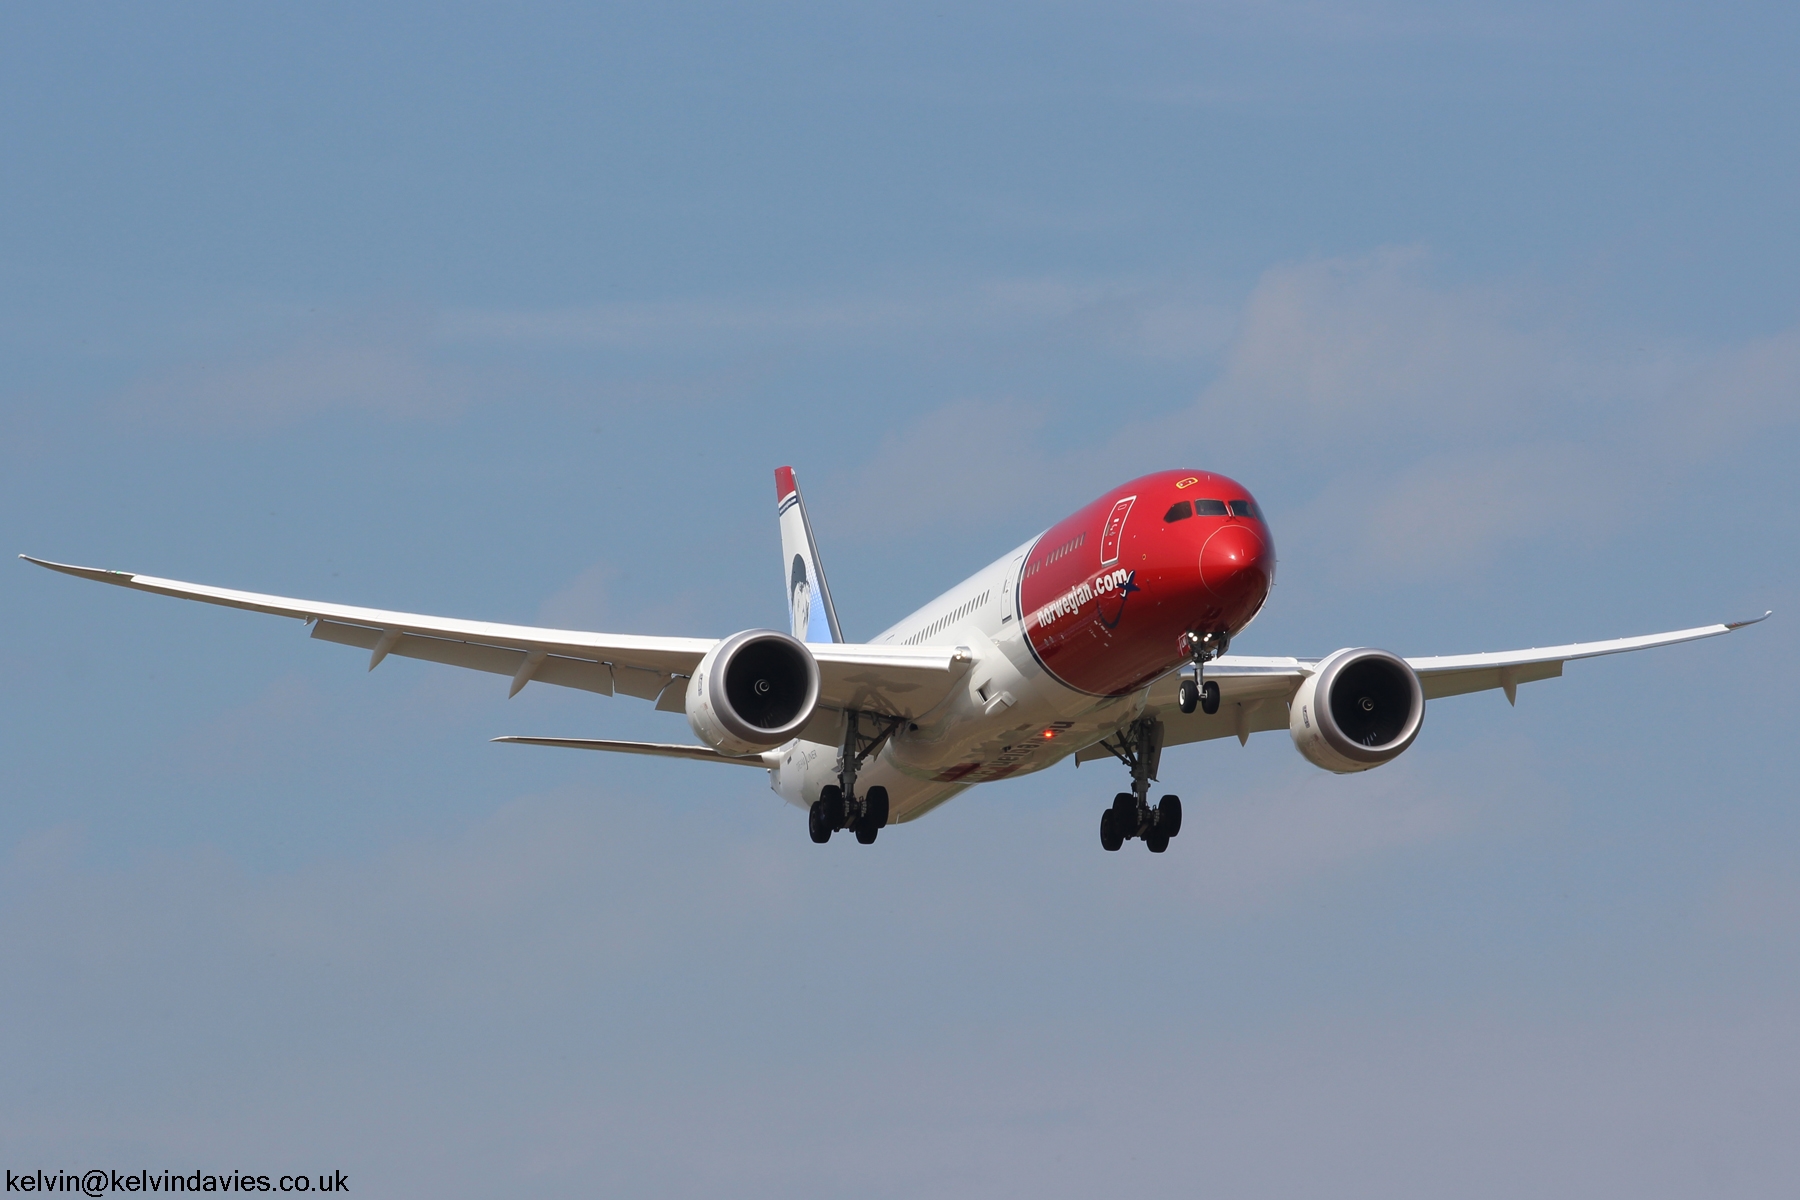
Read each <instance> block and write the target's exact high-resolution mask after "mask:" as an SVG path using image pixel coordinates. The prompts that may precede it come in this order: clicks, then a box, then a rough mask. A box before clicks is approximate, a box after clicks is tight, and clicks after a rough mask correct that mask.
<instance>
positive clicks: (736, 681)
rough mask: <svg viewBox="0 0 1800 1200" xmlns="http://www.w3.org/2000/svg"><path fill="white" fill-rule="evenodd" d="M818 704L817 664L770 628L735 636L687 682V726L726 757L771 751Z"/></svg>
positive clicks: (710, 654)
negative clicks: (726, 755)
mask: <svg viewBox="0 0 1800 1200" xmlns="http://www.w3.org/2000/svg"><path fill="white" fill-rule="evenodd" d="M818 703H819V664H818V661H817V660H816V659H814V658H813V656H812V651H810V650H808V649H807V648H806V644H805V643H804V642H801V641H798V640H796V639H794V638H791V637H789V636H788V635H787V634H785V633H777V632H776V631H775V630H773V629H747V630H745V631H744V632H743V633H734V634H732V635H731V636H730V637H728V638H726V639H725V640H724V641H722V642H720V643H719V644H718V645H716V646H714V647H713V648H712V649H711V650H709V651H707V653H706V657H705V658H703V659H701V660H700V665H699V666H698V667H696V668H695V669H694V677H693V678H692V679H690V680H688V686H687V717H688V724H689V725H690V726H692V727H693V730H694V733H695V734H696V735H697V736H698V737H699V738H700V740H701V741H703V742H705V743H706V744H707V745H709V746H711V747H712V748H713V749H715V750H719V751H722V752H723V753H726V754H755V753H757V752H758V751H761V750H771V749H774V748H775V747H776V746H779V745H781V744H782V743H783V742H785V741H787V740H788V739H790V738H792V737H793V736H794V735H796V734H798V733H799V732H800V730H801V729H802V728H804V727H805V725H806V723H807V722H808V721H809V720H811V719H812V715H813V708H814V706H816V705H817V704H818Z"/></svg>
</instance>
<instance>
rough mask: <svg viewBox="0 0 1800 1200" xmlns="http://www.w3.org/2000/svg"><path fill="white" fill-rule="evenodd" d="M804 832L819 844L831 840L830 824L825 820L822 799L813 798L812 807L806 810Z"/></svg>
mask: <svg viewBox="0 0 1800 1200" xmlns="http://www.w3.org/2000/svg"><path fill="white" fill-rule="evenodd" d="M806 832H808V833H810V834H811V835H812V840H813V841H815V842H818V843H820V844H821V845H822V844H824V843H825V842H829V841H830V840H831V825H830V823H829V822H828V821H827V820H826V815H825V802H824V801H823V800H814V801H813V804H812V807H811V808H809V809H807V810H806Z"/></svg>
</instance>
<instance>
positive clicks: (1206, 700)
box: [1187, 679, 1219, 717]
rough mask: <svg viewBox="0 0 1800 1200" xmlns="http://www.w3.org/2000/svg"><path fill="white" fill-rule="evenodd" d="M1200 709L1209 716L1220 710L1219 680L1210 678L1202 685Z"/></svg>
mask: <svg viewBox="0 0 1800 1200" xmlns="http://www.w3.org/2000/svg"><path fill="white" fill-rule="evenodd" d="M1187 711H1190V712H1191V711H1193V710H1191V709H1189V710H1187ZM1200 711H1201V712H1203V713H1205V714H1206V715H1207V716H1209V717H1210V716H1212V715H1213V714H1214V713H1216V712H1218V711H1219V683H1218V681H1217V680H1215V679H1209V680H1207V681H1206V682H1205V683H1204V684H1202V685H1201V686H1200Z"/></svg>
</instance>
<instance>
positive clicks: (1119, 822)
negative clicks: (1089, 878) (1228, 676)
mask: <svg viewBox="0 0 1800 1200" xmlns="http://www.w3.org/2000/svg"><path fill="white" fill-rule="evenodd" d="M1162 743H1163V726H1162V722H1161V721H1158V720H1157V719H1155V718H1154V717H1140V718H1138V719H1137V720H1135V721H1133V722H1132V723H1131V724H1129V725H1127V726H1126V727H1125V728H1123V729H1121V730H1120V731H1119V732H1118V733H1117V734H1115V735H1114V736H1113V737H1112V738H1110V739H1108V740H1106V741H1103V742H1101V743H1100V744H1101V745H1102V746H1104V747H1106V749H1108V750H1110V751H1112V753H1113V757H1115V758H1117V759H1118V760H1119V761H1120V762H1122V763H1124V764H1125V765H1126V767H1128V768H1130V770H1131V790H1130V791H1129V792H1120V793H1119V794H1118V795H1116V796H1114V797H1113V802H1112V807H1111V808H1108V809H1106V810H1105V811H1104V812H1102V813H1101V814H1100V845H1101V847H1102V848H1103V849H1106V850H1117V849H1118V848H1119V847H1121V846H1123V845H1124V844H1125V840H1126V839H1127V838H1142V839H1144V846H1145V848H1146V849H1148V850H1149V851H1150V853H1152V854H1161V853H1162V852H1163V851H1165V850H1167V849H1168V848H1169V839H1170V838H1172V837H1174V836H1175V835H1176V834H1178V833H1180V832H1181V797H1180V796H1164V797H1163V798H1162V799H1161V800H1159V801H1158V802H1157V803H1156V804H1155V805H1154V806H1152V805H1151V803H1150V781H1151V780H1153V779H1155V778H1156V766H1157V762H1158V760H1159V759H1161V758H1162Z"/></svg>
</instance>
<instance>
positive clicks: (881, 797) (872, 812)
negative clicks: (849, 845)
mask: <svg viewBox="0 0 1800 1200" xmlns="http://www.w3.org/2000/svg"><path fill="white" fill-rule="evenodd" d="M844 717H845V720H844V747H843V752H842V756H841V757H840V758H839V760H838V762H839V770H838V781H837V782H836V783H828V784H826V785H825V786H824V787H822V788H820V789H819V798H818V799H817V800H814V801H813V803H812V807H811V808H810V809H808V810H807V813H806V831H807V832H808V833H809V834H811V835H812V840H813V841H815V842H820V843H824V842H829V841H830V840H831V835H832V834H833V833H835V832H836V831H838V830H840V829H849V830H852V831H854V832H855V834H856V840H857V841H859V842H861V843H862V844H863V845H865V846H868V845H871V844H873V843H874V841H875V835H876V834H877V833H879V832H880V831H881V829H882V827H883V826H885V825H886V824H887V823H888V794H887V789H886V788H884V787H872V788H870V789H869V790H868V791H867V792H865V793H864V794H863V795H862V796H860V797H858V796H857V794H856V773H857V771H858V770H859V769H860V768H861V767H862V765H863V763H864V762H866V761H868V760H869V759H870V758H871V757H873V756H874V755H875V754H877V753H878V752H879V751H880V750H881V748H882V747H883V746H885V745H886V744H887V740H888V739H889V738H890V737H893V736H894V731H895V730H896V729H898V728H900V719H899V718H898V717H880V716H875V715H874V714H866V713H860V712H847V713H845V714H844ZM865 717H867V718H868V719H869V720H870V721H872V722H873V723H874V725H875V732H874V733H872V734H865V733H864V732H863V720H864V718H865Z"/></svg>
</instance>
